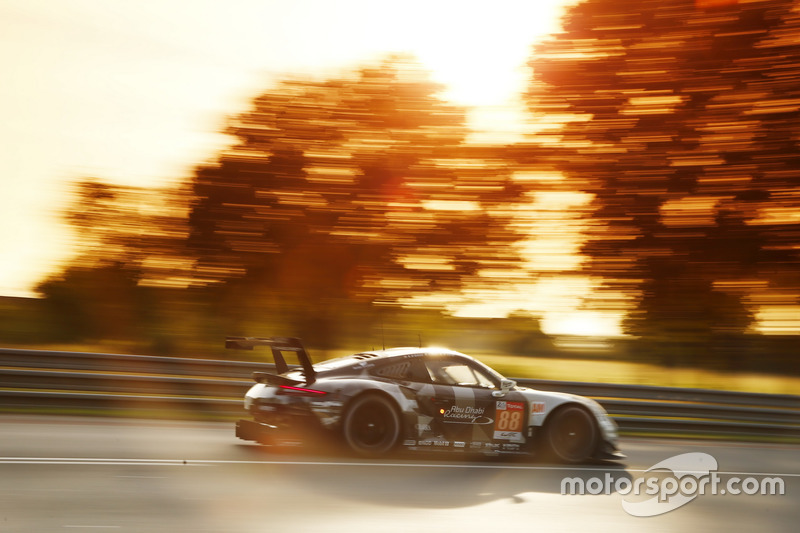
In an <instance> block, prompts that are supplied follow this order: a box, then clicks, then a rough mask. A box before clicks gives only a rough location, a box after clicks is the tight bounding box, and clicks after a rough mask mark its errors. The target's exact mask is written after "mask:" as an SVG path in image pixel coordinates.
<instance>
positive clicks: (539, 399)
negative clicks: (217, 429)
mask: <svg viewBox="0 0 800 533" xmlns="http://www.w3.org/2000/svg"><path fill="white" fill-rule="evenodd" d="M226 345H227V346H228V347H230V348H240V349H252V348H253V347H255V346H269V347H271V349H272V354H273V357H274V359H275V372H274V373H267V372H255V373H254V375H253V378H254V380H255V381H256V384H255V385H254V386H253V387H252V388H250V390H249V391H248V392H247V394H246V395H245V399H244V407H245V410H246V411H247V412H248V413H249V414H250V416H251V417H252V418H251V419H243V420H239V421H238V422H237V424H236V436H237V437H239V438H241V439H244V440H249V441H256V442H260V443H262V444H274V445H282V444H283V445H287V444H301V443H312V442H329V441H330V440H331V439H335V440H338V441H340V442H344V443H345V444H346V445H347V446H348V447H349V448H350V449H351V450H352V451H353V452H355V453H357V454H359V455H362V456H367V457H377V456H381V455H385V454H388V453H390V452H392V451H394V450H397V449H405V450H410V451H431V450H449V451H457V452H473V453H474V452H480V453H486V454H491V455H497V454H506V453H507V454H528V455H532V456H544V457H550V458H551V459H553V460H557V461H561V462H565V463H580V462H584V461H587V460H591V459H612V460H613V459H620V458H623V457H624V456H623V455H622V454H621V453H620V452H619V450H618V449H617V426H616V424H615V422H614V421H613V420H612V419H611V418H609V416H608V414H607V413H606V411H605V410H604V409H603V408H602V407H601V406H600V405H599V404H598V403H597V402H595V401H594V400H591V399H589V398H584V397H582V396H575V395H572V394H562V393H557V392H545V391H539V390H534V389H527V388H522V387H518V386H517V384H516V382H514V381H512V380H510V379H506V378H504V377H503V376H501V375H500V374H498V373H497V372H495V371H494V370H492V369H491V368H489V367H488V366H486V365H484V364H483V363H481V362H479V361H477V360H475V359H473V358H472V357H469V356H467V355H464V354H462V353H459V352H454V351H451V350H445V349H440V348H392V349H387V350H377V351H369V352H362V353H357V354H353V355H350V356H347V357H342V358H338V359H331V360H328V361H324V362H321V363H317V364H312V363H311V359H310V358H309V356H308V353H307V352H306V350H305V349H304V348H303V345H302V343H301V342H300V340H299V339H295V338H279V337H275V338H256V337H229V338H228V339H227V340H226ZM287 352H292V353H293V354H295V355H296V357H297V360H298V361H299V365H297V366H293V367H290V366H289V365H288V364H287V362H286V359H285V357H284V354H286V353H287Z"/></svg>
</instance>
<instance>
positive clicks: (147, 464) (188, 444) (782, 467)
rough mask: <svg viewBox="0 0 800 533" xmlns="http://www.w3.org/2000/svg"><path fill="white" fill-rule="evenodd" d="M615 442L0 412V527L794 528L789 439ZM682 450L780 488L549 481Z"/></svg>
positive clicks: (608, 471) (796, 487) (643, 465)
mask: <svg viewBox="0 0 800 533" xmlns="http://www.w3.org/2000/svg"><path fill="white" fill-rule="evenodd" d="M622 449H623V452H625V453H626V454H627V455H628V459H627V460H626V461H624V462H623V463H622V464H619V465H615V464H599V465H587V466H579V467H562V466H558V465H550V464H542V463H537V462H526V463H521V462H514V461H508V460H498V459H482V460H477V461H470V462H464V461H461V460H458V459H455V458H451V457H440V456H437V457H395V458H391V459H388V460H381V461H365V460H360V459H355V458H353V457H350V456H347V455H343V454H340V453H325V454H320V453H310V452H305V453H301V452H299V451H290V452H286V451H284V452H276V451H272V450H269V449H265V448H263V447H260V446H255V445H249V444H246V443H244V442H242V441H238V440H237V439H236V438H235V437H234V436H233V432H232V427H231V425H230V424H219V423H196V422H174V421H143V420H121V419H101V418H77V417H75V418H71V417H25V416H20V415H6V416H0V532H3V533H16V532H36V533H40V532H45V533H47V532H61V531H93V532H96V531H120V532H154V531H155V532H161V531H164V532H167V531H169V532H182V531H190V532H193V533H200V532H223V533H226V532H232V533H238V532H272V531H276V532H283V531H292V532H306V531H309V532H326V531H333V532H348V533H358V532H380V533H389V532H403V533H406V532H411V531H434V532H450V531H456V532H462V531H463V532H472V531H481V532H486V531H515V532H528V531H530V532H540V531H547V532H549V531H592V532H605V531H609V532H612V531H613V532H627V531H637V532H641V531H648V532H650V531H681V532H684V531H704V532H706V531H709V532H718V531H719V532H722V531H725V532H729V531H786V532H789V531H791V532H795V531H797V530H798V529H797V528H798V524H800V447H798V446H793V445H774V444H730V443H725V444H722V443H714V442H703V441H685V440H683V441H679V440H674V441H671V440H642V439H637V440H633V439H631V440H624V441H623V443H622ZM688 452H703V453H707V454H710V455H711V456H713V457H714V458H715V459H716V460H717V462H718V472H717V474H718V476H719V478H720V479H721V483H723V485H721V486H727V485H724V483H727V482H728V481H729V480H730V479H731V478H734V477H737V478H740V479H746V478H753V479H756V480H762V479H764V478H765V477H772V478H774V477H780V479H781V480H782V483H783V486H784V494H783V495H769V494H767V495H760V494H759V495H747V494H744V493H742V494H739V495H732V494H730V493H728V494H725V495H721V494H704V495H698V496H696V497H694V498H692V499H690V501H688V503H686V504H685V505H683V506H681V507H679V508H677V509H674V510H672V511H670V512H667V513H665V514H659V515H657V516H652V517H647V518H643V517H635V516H631V515H630V514H628V513H627V512H626V511H625V510H624V509H623V507H622V503H623V500H631V501H633V500H636V501H641V500H644V499H647V498H649V497H650V496H641V497H639V498H638V499H637V498H634V497H632V496H631V495H625V496H623V495H622V494H619V493H616V492H613V491H611V493H610V494H605V493H601V494H598V495H591V494H588V495H562V494H561V487H562V480H563V479H564V478H565V477H577V478H580V479H582V480H584V481H585V482H587V483H588V482H589V481H590V480H591V479H592V478H597V479H610V480H612V482H617V480H620V479H622V478H625V479H627V480H629V481H631V482H633V481H635V480H636V479H637V478H640V477H644V476H646V475H648V474H646V473H645V471H646V470H647V469H648V468H650V467H651V466H653V465H655V464H656V463H658V462H660V461H662V460H665V459H667V458H670V457H672V456H676V455H678V454H684V453H688ZM594 486H597V485H594ZM752 486H753V485H751V487H752ZM669 501H674V500H668V501H667V502H665V503H664V505H667V504H668V503H669ZM665 508H666V507H665Z"/></svg>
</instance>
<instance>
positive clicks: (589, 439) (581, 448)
mask: <svg viewBox="0 0 800 533" xmlns="http://www.w3.org/2000/svg"><path fill="white" fill-rule="evenodd" d="M553 416H554V417H555V418H553V419H552V420H550V422H549V423H548V424H547V430H546V432H545V437H546V441H547V442H546V443H547V447H548V450H549V451H550V453H551V454H552V455H553V456H554V457H555V458H556V459H558V460H559V461H561V462H564V463H570V464H575V463H581V462H583V461H586V460H587V459H589V458H590V457H592V455H593V454H594V451H595V449H596V448H597V426H596V425H595V422H594V419H593V418H592V415H590V414H589V413H588V412H587V411H586V410H585V409H582V408H580V407H577V406H569V407H565V408H564V409H561V410H559V411H557V412H556V413H555V414H554V415H553Z"/></svg>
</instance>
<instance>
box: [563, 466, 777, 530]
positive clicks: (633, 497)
mask: <svg viewBox="0 0 800 533" xmlns="http://www.w3.org/2000/svg"><path fill="white" fill-rule="evenodd" d="M785 490H786V488H785V483H784V481H783V479H781V478H780V477H767V476H764V477H761V478H760V479H758V478H756V477H746V478H740V477H736V476H731V477H729V478H728V479H727V480H724V481H723V479H722V478H721V477H720V475H719V473H718V472H717V460H716V459H715V458H714V457H713V456H711V455H709V454H707V453H701V452H692V453H684V454H681V455H676V456H674V457H670V458H669V459H665V460H663V461H661V462H659V463H657V464H655V465H653V466H651V467H650V468H648V469H647V470H645V471H644V475H642V476H641V477H638V478H636V479H634V480H630V479H628V478H624V477H621V478H617V479H614V478H613V477H612V476H611V474H610V473H606V474H605V477H604V478H599V477H592V478H589V479H588V480H583V479H582V478H578V477H574V478H564V479H562V480H561V494H563V495H569V494H572V495H574V494H611V493H613V492H617V493H619V494H620V495H621V496H622V497H623V499H622V508H623V509H624V510H625V512H626V513H628V514H630V515H633V516H638V517H648V516H657V515H662V514H664V513H668V512H670V511H674V510H675V509H678V508H679V507H683V506H684V505H686V504H687V503H689V502H690V501H692V500H694V499H695V498H697V497H698V496H702V495H705V494H712V495H725V494H731V495H740V494H745V495H754V494H762V495H770V496H774V495H783V494H784V492H785ZM648 496H649V497H648Z"/></svg>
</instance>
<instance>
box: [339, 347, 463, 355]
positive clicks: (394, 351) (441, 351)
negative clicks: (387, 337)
mask: <svg viewBox="0 0 800 533" xmlns="http://www.w3.org/2000/svg"><path fill="white" fill-rule="evenodd" d="M418 354H419V355H460V356H463V357H468V356H465V355H464V354H463V353H461V352H456V351H454V350H448V349H447V348H438V347H432V346H428V347H425V348H412V347H402V348H386V349H384V350H371V351H368V352H360V353H357V354H353V356H352V357H356V356H359V355H361V356H364V355H368V356H372V357H396V356H403V355H418Z"/></svg>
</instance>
